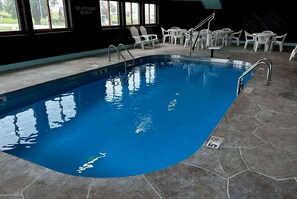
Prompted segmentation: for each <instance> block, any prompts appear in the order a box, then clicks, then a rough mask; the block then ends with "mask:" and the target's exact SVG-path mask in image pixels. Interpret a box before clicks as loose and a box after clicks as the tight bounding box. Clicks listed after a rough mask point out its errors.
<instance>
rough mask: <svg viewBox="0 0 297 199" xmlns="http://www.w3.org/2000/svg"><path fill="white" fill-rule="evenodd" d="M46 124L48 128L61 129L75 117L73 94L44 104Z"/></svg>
mask: <svg viewBox="0 0 297 199" xmlns="http://www.w3.org/2000/svg"><path fill="white" fill-rule="evenodd" d="M45 106H46V113H47V116H48V124H49V126H50V128H57V127H61V126H62V125H63V123H64V122H67V121H69V120H70V119H71V118H73V117H75V115H76V110H75V109H76V108H75V107H76V105H75V101H74V97H73V94H70V95H69V94H67V95H64V96H62V97H56V98H54V99H53V100H48V101H46V102H45Z"/></svg>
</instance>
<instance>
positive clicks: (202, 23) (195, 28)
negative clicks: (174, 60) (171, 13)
mask: <svg viewBox="0 0 297 199" xmlns="http://www.w3.org/2000/svg"><path fill="white" fill-rule="evenodd" d="M214 17H215V13H212V14H211V15H209V16H208V17H207V18H205V19H204V20H203V21H201V22H200V23H199V24H198V25H196V26H195V27H193V28H191V29H190V30H189V33H190V47H189V55H191V52H192V51H194V49H195V45H196V43H197V41H198V36H199V35H197V37H196V39H195V42H194V45H192V38H193V32H194V31H195V30H197V29H198V28H200V27H201V26H202V25H204V24H205V23H206V22H208V25H207V29H208V30H209V27H210V22H211V21H212V20H213V19H214ZM207 39H208V38H207Z"/></svg>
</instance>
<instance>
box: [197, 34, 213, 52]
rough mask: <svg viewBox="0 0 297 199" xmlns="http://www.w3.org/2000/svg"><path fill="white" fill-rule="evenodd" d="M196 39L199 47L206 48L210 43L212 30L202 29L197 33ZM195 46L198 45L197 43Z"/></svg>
mask: <svg viewBox="0 0 297 199" xmlns="http://www.w3.org/2000/svg"><path fill="white" fill-rule="evenodd" d="M198 41H199V43H200V48H201V49H203V48H207V47H208V46H211V45H212V42H213V41H212V31H211V30H208V29H202V30H200V32H199V35H198ZM197 47H199V45H198V44H197Z"/></svg>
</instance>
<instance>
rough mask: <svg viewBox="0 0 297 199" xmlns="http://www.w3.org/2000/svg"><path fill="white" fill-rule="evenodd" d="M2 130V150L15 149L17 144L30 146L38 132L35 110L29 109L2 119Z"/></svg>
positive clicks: (0, 122) (0, 147)
mask: <svg viewBox="0 0 297 199" xmlns="http://www.w3.org/2000/svg"><path fill="white" fill-rule="evenodd" d="M0 132H1V134H0V149H1V151H6V150H10V149H13V148H14V145H15V144H24V145H26V146H27V147H30V145H31V144H34V143H35V140H36V137H37V133H38V131H37V129H36V118H35V115H34V110H33V109H28V110H25V111H23V112H19V113H17V114H15V115H8V116H6V117H4V118H2V119H0Z"/></svg>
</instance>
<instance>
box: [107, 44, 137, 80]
mask: <svg viewBox="0 0 297 199" xmlns="http://www.w3.org/2000/svg"><path fill="white" fill-rule="evenodd" d="M120 46H123V47H124V48H125V49H126V50H127V51H128V53H129V54H130V55H131V56H132V58H133V65H134V57H133V55H132V54H131V53H130V52H129V50H128V49H127V48H126V47H125V46H124V45H123V44H119V45H118V47H115V46H114V45H109V47H108V60H109V61H111V58H110V48H114V49H115V50H116V51H117V53H118V59H120V55H121V57H122V58H123V59H124V61H125V75H126V74H127V60H126V58H125V57H124V55H123V54H122V53H121V52H120V51H119V49H118V48H119V47H120Z"/></svg>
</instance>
